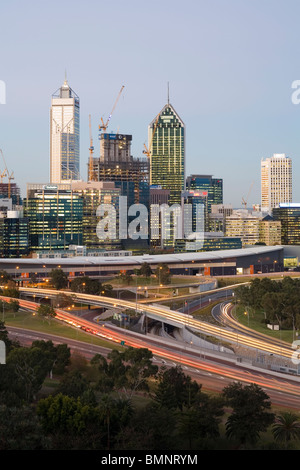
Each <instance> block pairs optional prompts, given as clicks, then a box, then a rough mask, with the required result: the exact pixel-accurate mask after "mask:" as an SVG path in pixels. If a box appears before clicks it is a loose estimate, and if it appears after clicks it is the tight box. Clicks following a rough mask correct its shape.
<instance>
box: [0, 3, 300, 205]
mask: <svg viewBox="0 0 300 470" xmlns="http://www.w3.org/2000/svg"><path fill="white" fill-rule="evenodd" d="M223 3H224V2H223ZM223 3H222V2H221V1H217V0H216V1H214V2H212V3H210V4H209V5H207V4H206V3H205V2H194V1H188V2H187V3H186V4H185V8H184V9H183V8H182V6H181V4H180V3H179V2H176V1H175V2H169V1H166V2H164V3H163V4H161V3H160V4H159V7H160V15H156V8H155V6H156V7H157V6H158V4H157V3H156V2H154V4H153V8H152V9H150V10H149V11H148V10H146V7H145V5H142V4H141V3H139V2H136V1H131V2H129V4H127V5H126V7H125V6H124V4H122V2H119V1H116V2H114V4H113V8H112V7H111V6H109V5H102V4H100V5H99V3H98V2H93V1H90V2H88V3H87V4H85V5H81V4H80V2H76V1H75V2H73V3H72V5H74V8H73V9H69V5H70V4H69V2H65V3H63V4H61V3H60V4H59V6H60V11H61V15H58V16H57V15H53V11H55V6H56V5H57V6H58V3H56V2H54V4H52V5H51V7H50V6H49V5H48V6H46V5H44V6H43V9H41V8H35V2H29V3H27V5H26V6H25V5H23V4H22V2H20V1H12V2H11V3H10V4H9V5H2V6H1V7H0V8H1V13H2V15H1V16H2V18H4V19H5V21H4V22H3V23H4V24H3V28H2V31H1V37H2V41H3V44H5V48H4V49H3V53H2V70H1V77H0V79H1V80H3V81H4V82H5V84H6V93H7V99H6V104H5V105H1V107H0V129H1V130H0V148H2V149H3V152H4V155H5V157H6V159H7V163H8V166H9V168H10V169H12V170H14V174H15V181H16V182H17V183H18V184H19V185H20V187H21V190H22V195H23V196H24V195H25V192H26V183H34V182H40V181H44V182H45V183H46V182H48V180H49V176H48V175H49V103H50V96H51V94H52V92H53V89H54V88H55V85H56V84H57V83H61V82H62V80H63V76H64V73H65V70H67V75H68V78H69V80H70V83H71V84H72V88H74V90H76V93H78V95H79V96H80V99H81V119H80V127H81V143H80V154H81V169H80V172H81V176H82V178H83V179H86V165H87V162H88V156H89V150H88V149H89V122H88V118H89V114H91V116H92V123H93V129H92V132H93V139H94V145H95V155H97V154H98V153H99V141H98V125H99V124H100V122H101V117H102V116H103V117H104V118H107V117H108V116H109V113H110V111H111V109H112V105H113V103H114V100H115V98H116V96H117V93H118V90H119V88H120V86H121V85H123V84H124V85H125V89H124V92H123V95H122V97H121V99H120V101H119V102H118V106H117V108H116V109H115V112H114V114H113V116H112V119H111V121H110V129H109V131H110V132H113V131H116V130H117V129H118V128H119V130H120V132H122V133H124V134H131V135H132V136H133V140H132V153H133V156H134V157H135V158H138V157H141V156H142V152H143V145H144V143H147V129H148V125H149V122H150V120H151V118H152V117H153V116H154V115H155V114H156V113H157V110H158V109H161V108H162V107H163V106H164V104H165V103H166V102H167V83H168V82H169V86H170V101H171V102H172V103H173V104H174V107H175V109H176V110H177V111H178V113H179V115H180V116H181V117H182V119H183V121H184V122H185V125H186V133H187V136H186V175H189V174H193V173H194V174H197V173H198V174H199V173H201V174H211V175H213V176H215V177H220V178H222V179H223V181H224V202H225V203H232V204H233V206H234V207H240V206H241V201H242V198H243V197H245V196H246V195H247V194H248V191H249V188H250V186H251V184H252V182H253V181H254V185H253V188H252V190H251V193H250V196H249V203H250V204H252V203H259V201H260V161H261V159H262V158H267V157H268V156H270V155H272V154H273V153H285V154H286V155H288V156H289V157H291V158H292V160H293V172H294V175H297V173H298V171H299V163H298V156H299V142H298V138H297V133H298V127H299V113H300V107H299V106H298V107H297V106H296V105H295V104H293V102H292V100H291V96H292V92H293V89H292V83H293V82H294V80H297V79H298V78H300V71H299V70H298V69H299V67H298V65H297V61H295V57H296V56H297V37H298V34H299V33H298V27H297V20H296V18H297V13H298V12H299V5H298V4H297V2H295V1H290V2H289V6H290V7H289V8H286V3H284V2H283V1H273V2H270V1H264V2H257V1H255V2H251V5H249V4H247V3H245V2H244V3H243V2H237V1H229V2H226V6H225V5H224V4H223ZM171 5H172V9H170V7H171ZM270 6H272V8H270ZM89 7H92V13H93V14H91V9H90V10H89ZM16 11H17V12H18V13H16ZM145 12H146V13H147V14H145ZM291 12H292V14H291ZM99 13H101V15H99ZM67 14H68V15H69V18H70V20H72V21H70V24H64V26H65V28H66V29H65V30H63V28H61V26H62V24H63V18H64V16H65V15H67ZM110 15H111V18H112V21H111V22H107V24H106V23H105V21H102V22H101V28H100V29H101V34H100V33H99V32H96V31H97V30H96V29H95V28H96V25H97V26H98V22H99V21H101V20H99V18H101V17H102V18H104V17H110ZM49 18H51V20H52V21H51V22H49V21H48V19H49ZM167 18H168V19H169V20H170V22H171V23H168V24H172V28H170V31H169V32H168V34H167V35H164V41H165V42H164V43H162V44H163V46H164V47H161V49H160V48H159V47H158V41H153V35H155V34H159V32H160V31H162V32H163V29H162V28H163V26H164V25H165V21H166V19H167ZM124 19H126V21H124ZM12 20H13V21H14V22H13V25H14V27H13V28H12V30H11V29H8V26H9V25H10V24H12ZM74 22H75V25H76V27H77V28H78V29H80V31H81V33H79V34H78V36H75V37H74V43H73V44H72V48H69V50H68V53H66V49H65V48H64V47H61V44H62V39H63V38H67V37H68V33H69V32H70V29H71V28H73V27H74ZM108 23H109V24H108ZM130 25H131V29H130V28H129V27H128V26H130ZM55 27H56V34H55V35H54V34H53V31H54V30H55ZM24 28H25V29H24ZM33 31H34V32H33ZM176 31H179V32H180V34H178V35H176V33H175V32H176ZM254 31H255V34H254ZM274 31H280V34H274V33H273V32H274ZM12 32H14V36H13V39H11V40H10V38H12ZM156 32H157V33H156ZM86 33H87V34H86ZM85 34H86V37H85ZM162 34H163V33H162ZM37 37H40V38H41V40H40V41H36V38H37ZM137 38H140V41H137V40H136V39H137ZM99 44H101V46H99ZM166 47H167V48H168V51H169V53H168V54H167V55H166V54H165V53H164V52H165V50H166ZM99 49H100V50H101V53H100V55H101V58H103V61H102V60H100V61H99V60H98V56H99ZM53 50H55V54H52V55H51V54H50V51H51V52H52V51H53ZM163 57H164V59H162V58H163ZM12 58H13V60H12ZM104 58H105V67H104ZM117 58H118V59H117ZM154 60H156V62H155V63H156V66H155V70H151V67H149V65H150V64H151V61H154ZM92 62H93V64H94V66H93V71H92V72H91V63H92ZM98 62H99V65H98ZM16 64H18V65H17V66H16ZM298 72H299V73H298ZM53 87H54V88H53ZM16 129H18V132H17V133H16ZM16 136H18V138H16ZM0 169H1V166H0ZM245 169H246V171H245ZM297 191H298V189H297V188H295V192H294V197H293V200H294V201H295V202H297V201H299V200H300V193H297Z"/></svg>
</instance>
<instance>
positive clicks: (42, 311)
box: [37, 304, 56, 321]
mask: <svg viewBox="0 0 300 470" xmlns="http://www.w3.org/2000/svg"><path fill="white" fill-rule="evenodd" d="M37 313H38V315H39V316H41V317H43V318H46V319H47V320H48V321H50V319H51V318H54V317H55V316H56V313H55V310H54V308H53V307H52V306H51V305H48V304H40V305H39V307H38V309H37Z"/></svg>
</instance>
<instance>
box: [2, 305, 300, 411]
mask: <svg viewBox="0 0 300 470" xmlns="http://www.w3.org/2000/svg"><path fill="white" fill-rule="evenodd" d="M19 302H20V306H21V307H22V308H26V309H28V310H32V311H35V310H37V308H38V304H37V303H35V302H31V301H28V300H24V299H20V300H19ZM56 314H57V319H58V320H60V321H63V322H66V323H67V324H69V325H71V326H72V327H75V328H81V329H83V330H85V331H87V332H88V333H91V334H93V335H96V336H99V337H101V338H103V339H106V340H109V341H111V342H115V343H118V344H119V345H120V344H122V343H124V345H125V346H132V347H136V348H141V347H145V348H148V349H150V350H151V351H152V353H153V356H154V359H153V360H154V361H157V362H158V363H159V364H161V365H162V364H164V365H168V366H172V365H173V366H174V365H178V364H180V365H181V366H182V367H183V368H184V369H186V370H188V371H189V373H190V374H191V375H192V376H193V378H195V379H196V378H197V380H199V381H200V382H201V383H203V382H204V381H205V383H206V384H207V385H206V386H207V388H210V389H213V390H216V389H220V390H221V389H222V388H223V387H224V386H225V385H226V384H228V383H231V382H232V381H239V382H244V383H246V384H250V383H256V384H258V385H259V386H261V387H262V388H263V389H265V390H266V391H268V393H269V396H270V397H271V399H272V400H273V402H274V403H277V404H284V405H285V406H289V407H295V408H296V407H298V406H299V399H300V387H299V384H300V378H299V377H297V376H287V375H285V374H279V373H273V372H271V371H261V370H257V369H255V368H250V367H248V366H246V365H243V364H237V363H236V362H235V361H234V360H232V361H229V360H223V359H220V358H219V357H216V356H213V355H211V356H209V355H207V354H205V357H204V356H203V355H202V354H201V352H200V353H199V351H198V350H196V349H194V348H192V347H188V346H183V345H182V344H178V343H177V342H176V341H174V342H168V341H167V340H166V339H165V338H157V337H154V336H151V335H142V334H138V333H135V332H132V331H128V330H125V331H124V330H122V329H120V328H118V327H116V326H113V325H108V324H105V323H99V324H98V323H97V324H93V323H92V322H89V321H87V320H85V319H83V318H81V317H78V316H76V315H73V314H71V313H69V312H66V311H64V310H61V309H56ZM9 330H10V332H12V334H15V335H18V337H21V336H22V334H23V335H24V332H22V330H17V329H16V328H12V327H9ZM25 334H27V338H28V335H29V333H28V332H26V333H25ZM35 335H38V337H40V336H41V335H42V334H41V333H40V332H31V333H30V335H29V337H30V338H32V337H35ZM48 338H49V337H48ZM56 341H57V338H56ZM70 341H71V340H68V339H66V342H67V343H70ZM72 341H73V342H72V347H73V348H76V347H77V349H78V348H79V347H80V348H81V349H82V350H83V351H86V354H89V355H93V354H96V352H97V351H98V350H97V346H96V345H91V344H88V345H86V346H85V347H84V345H83V343H81V344H80V346H79V344H78V343H77V346H76V344H74V343H75V342H74V340H72ZM102 352H103V349H102Z"/></svg>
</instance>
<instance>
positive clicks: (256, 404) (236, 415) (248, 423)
mask: <svg viewBox="0 0 300 470" xmlns="http://www.w3.org/2000/svg"><path fill="white" fill-rule="evenodd" d="M223 397H224V399H225V401H226V403H227V404H228V405H229V406H230V407H232V413H231V414H230V416H229V417H228V419H227V422H226V435H227V437H229V438H233V439H237V440H238V441H239V443H240V444H241V445H246V444H247V443H250V444H252V445H253V444H255V443H256V442H257V440H258V438H259V436H260V433H261V432H264V431H266V429H267V428H268V426H270V425H271V424H272V423H273V421H274V414H273V413H271V412H269V410H270V409H271V402H270V398H269V396H268V395H267V394H266V393H265V392H264V391H263V390H262V389H261V388H260V387H259V386H258V385H257V384H250V385H246V386H243V385H242V384H241V383H234V384H232V385H228V386H227V387H225V388H224V389H223Z"/></svg>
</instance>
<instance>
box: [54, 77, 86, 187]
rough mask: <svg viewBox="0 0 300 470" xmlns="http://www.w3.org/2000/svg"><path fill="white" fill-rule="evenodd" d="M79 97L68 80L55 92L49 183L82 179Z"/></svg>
mask: <svg viewBox="0 0 300 470" xmlns="http://www.w3.org/2000/svg"><path fill="white" fill-rule="evenodd" d="M79 108H80V105H79V97H78V96H77V95H76V93H74V91H73V90H72V89H71V88H70V86H69V84H68V81H67V79H65V81H64V83H63V85H62V86H61V87H60V88H59V89H58V90H57V91H56V92H55V93H54V94H53V95H52V99H51V109H50V182H51V183H61V182H64V181H70V180H78V179H80V173H79Z"/></svg>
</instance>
